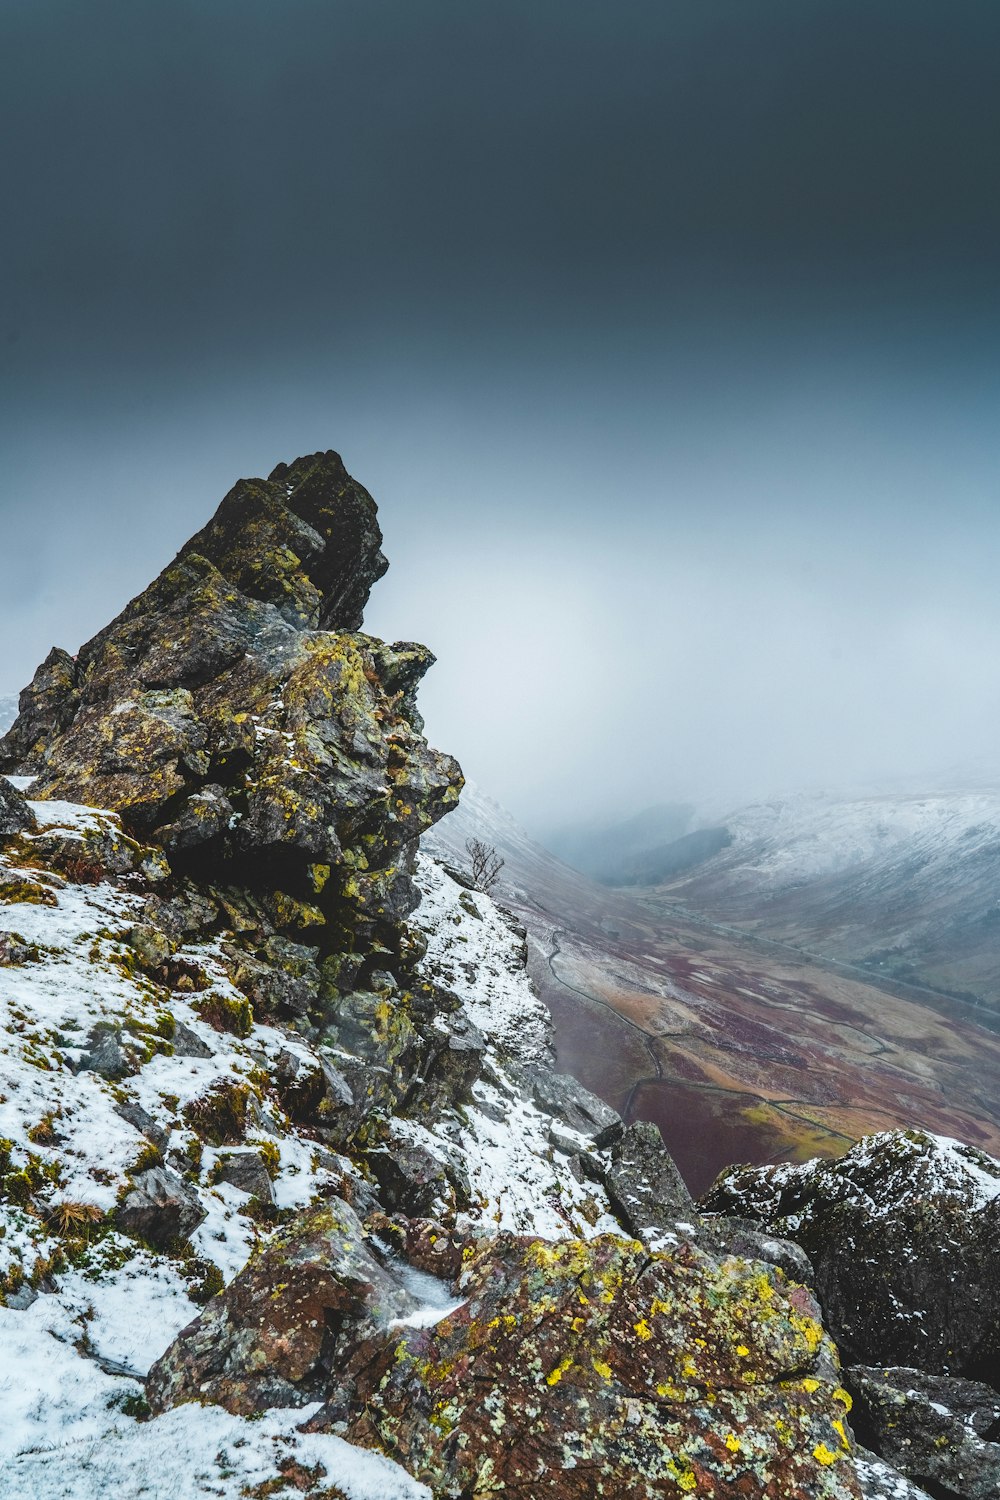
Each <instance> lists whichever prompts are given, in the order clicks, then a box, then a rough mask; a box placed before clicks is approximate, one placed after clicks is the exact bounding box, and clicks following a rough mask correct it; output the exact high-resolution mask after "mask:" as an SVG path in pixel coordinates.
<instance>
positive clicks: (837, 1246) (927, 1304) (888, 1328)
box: [703, 1131, 1000, 1386]
mask: <svg viewBox="0 0 1000 1500" xmlns="http://www.w3.org/2000/svg"><path fill="white" fill-rule="evenodd" d="M703 1207H704V1208H706V1209H707V1210H709V1211H714V1212H720V1213H725V1214H735V1215H738V1216H740V1217H741V1218H743V1219H747V1220H752V1221H754V1222H756V1223H757V1224H759V1225H761V1226H762V1227H764V1228H766V1229H767V1230H768V1231H769V1232H770V1233H773V1234H776V1235H779V1236H781V1237H783V1238H786V1239H792V1240H795V1241H796V1242H797V1243H798V1244H799V1245H800V1246H801V1247H802V1249H803V1250H804V1251H805V1252H806V1254H807V1255H808V1256H809V1258H810V1260H811V1261H812V1264H813V1267H814V1271H815V1287H816V1291H817V1295H818V1297H819V1300H820V1302H821V1304H822V1307H823V1311H824V1315H825V1317H826V1320H827V1326H828V1327H829V1329H830V1331H831V1333H832V1334H833V1337H834V1338H835V1339H836V1341H837V1345H838V1347H839V1349H840V1351H841V1354H842V1356H843V1357H844V1359H845V1360H846V1361H847V1362H849V1363H853V1364H866V1365H867V1364H871V1365H874V1364H877V1363H885V1364H887V1365H889V1364H892V1365H908V1366H915V1367H916V1368H918V1369H922V1370H925V1371H929V1372H932V1373H935V1374H951V1375H964V1376H969V1377H970V1378H974V1379H979V1380H986V1381H988V1383H989V1384H990V1385H993V1386H998V1385H1000V1164H998V1163H997V1162H994V1161H993V1160H992V1159H991V1158H990V1157H988V1156H985V1155H984V1154H983V1153H982V1152H980V1151H976V1150H975V1149H974V1148H973V1147H970V1146H961V1145H959V1144H958V1143H957V1142H949V1141H944V1140H942V1139H941V1138H939V1137H935V1136H929V1135H926V1134H924V1133H923V1132H921V1131H905V1132H904V1131H895V1132H892V1133H886V1134H883V1135H875V1136H869V1137H867V1138H866V1139H865V1140H863V1141H860V1142H859V1143H858V1145H856V1146H855V1147H853V1149H852V1150H850V1151H848V1152H847V1154H846V1155H844V1156H842V1157H839V1158H838V1159H837V1160H835V1161H812V1162H806V1163H805V1164H804V1165H803V1166H799V1167H789V1166H779V1167H734V1168H731V1169H730V1170H729V1171H727V1172H724V1173H723V1174H722V1176H721V1177H720V1178H719V1180H718V1182H717V1183H716V1185H715V1187H714V1188H713V1189H712V1191H711V1192H710V1193H709V1194H708V1195H707V1197H706V1198H705V1199H704V1200H703Z"/></svg>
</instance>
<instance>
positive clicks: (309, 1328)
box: [147, 1199, 416, 1416]
mask: <svg viewBox="0 0 1000 1500" xmlns="http://www.w3.org/2000/svg"><path fill="white" fill-rule="evenodd" d="M415 1305H416V1303H415V1301H414V1299H413V1297H412V1296H411V1295H410V1294H409V1293H408V1292H407V1291H406V1289H405V1288H404V1287H403V1286H402V1285H401V1284H400V1283H399V1281H398V1279H397V1278H396V1277H394V1276H393V1275H392V1274H391V1273H390V1272H389V1271H387V1270H386V1269H385V1267H384V1266H383V1265H381V1264H380V1262H379V1261H378V1260H377V1259H376V1257H375V1256H374V1255H373V1253H372V1251H371V1249H370V1248H369V1245H368V1243H367V1241H366V1238H365V1232H364V1230H363V1228H362V1226H361V1222H360V1220H359V1219H358V1217H357V1215H356V1214H355V1213H354V1211H353V1209H351V1208H349V1207H348V1206H347V1204H346V1203H344V1202H343V1201H342V1200H340V1199H331V1201H330V1202H329V1203H328V1204H326V1205H325V1206H324V1207H323V1208H321V1209H317V1210H314V1211H312V1212H311V1213H309V1214H306V1215H304V1216H303V1217H302V1218H301V1219H300V1220H299V1221H297V1223H296V1224H295V1225H294V1227H293V1228H292V1229H290V1230H289V1231H288V1232H287V1233H284V1234H281V1235H279V1236H278V1237H277V1238H276V1239H274V1240H272V1242H271V1243H270V1244H269V1245H268V1247H267V1249H266V1250H264V1251H263V1252H262V1253H261V1254H260V1255H258V1256H257V1257H255V1258H254V1259H253V1260H252V1261H251V1262H250V1264H249V1265H248V1266H247V1268H246V1270H245V1271H243V1272H242V1273H241V1274H240V1275H239V1276H238V1277H237V1278H236V1280H235V1281H234V1282H233V1283H232V1285H231V1286H229V1287H228V1288H227V1289H226V1291H225V1292H223V1293H222V1294H221V1295H220V1296H218V1297H216V1298H214V1299H213V1300H212V1302H210V1303H209V1305H208V1307H207V1308H206V1309H205V1311H204V1312H203V1313H202V1315H201V1317H200V1318H197V1319H196V1320H195V1321H194V1322H193V1323H190V1324H189V1325H188V1327H187V1328H185V1329H183V1330H182V1331H181V1333H180V1334H179V1335H178V1337H177V1338H176V1340H175V1341H174V1343H173V1344H171V1346H170V1348H169V1349H168V1350H167V1351H166V1353H165V1354H164V1355H163V1356H162V1358H161V1359H159V1360H158V1361H157V1362H156V1364H155V1365H154V1366H153V1368H152V1370H151V1371H150V1375H149V1382H148V1386H147V1395H148V1399H149V1403H150V1405H151V1406H152V1408H153V1410H154V1411H163V1410H165V1409H166V1408H167V1407H170V1406H177V1405H179V1404H180V1403H181V1402H183V1401H202V1402H205V1401H209V1402H214V1403H216V1404H217V1405H219V1406H224V1407H225V1408H226V1409H227V1411H231V1412H234V1413H236V1414H237V1415H242V1416H250V1415H252V1414H253V1413H254V1412H259V1411H263V1410H265V1409H266V1408H267V1407H271V1406H301V1405H303V1404H305V1403H307V1402H309V1401H312V1400H315V1399H316V1398H317V1397H321V1396H323V1395H324V1393H325V1391H326V1388H327V1384H328V1382H329V1378H330V1370H331V1369H332V1368H336V1367H337V1366H338V1365H339V1364H340V1363H341V1362H342V1360H343V1358H344V1357H345V1356H346V1353H347V1352H349V1351H351V1350H352V1349H353V1348H354V1347H355V1346H356V1345H357V1344H358V1342H360V1341H361V1340H363V1339H364V1338H366V1337H368V1336H370V1335H371V1334H372V1333H373V1332H374V1331H375V1330H377V1329H379V1328H383V1327H385V1326H386V1325H387V1324H388V1323H389V1322H390V1321H391V1320H392V1319H393V1318H397V1317H402V1316H405V1315H406V1314H407V1313H409V1312H411V1311H412V1310H413V1308H414V1307H415Z"/></svg>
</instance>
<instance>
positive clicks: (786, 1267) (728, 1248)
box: [696, 1215, 815, 1287]
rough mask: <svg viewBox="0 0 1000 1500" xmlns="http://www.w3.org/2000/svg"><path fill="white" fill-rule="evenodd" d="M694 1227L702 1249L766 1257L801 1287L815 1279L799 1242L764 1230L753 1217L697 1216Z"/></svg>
mask: <svg viewBox="0 0 1000 1500" xmlns="http://www.w3.org/2000/svg"><path fill="white" fill-rule="evenodd" d="M696 1228H697V1234H696V1238H697V1242H698V1244H699V1245H700V1246H701V1248H702V1249H703V1250H708V1251H709V1252H715V1253H719V1254H723V1255H743V1256H746V1257H747V1259H748V1260H765V1261H767V1263H768V1265H771V1266H780V1267H781V1269H782V1270H783V1271H784V1273H785V1275H786V1276H787V1277H788V1279H789V1281H798V1282H800V1283H801V1284H802V1285H803V1286H809V1287H811V1286H812V1285H813V1282H814V1281H815V1273H814V1271H813V1268H812V1262H811V1261H810V1259H809V1257H808V1255H806V1253H805V1251H804V1250H803V1249H802V1246H801V1245H797V1244H796V1243H795V1241H794V1240H785V1239H779V1238H778V1237H777V1236H776V1235H773V1234H767V1233H765V1232H764V1231H763V1230H762V1229H761V1228H760V1226H759V1225H757V1224H754V1223H753V1221H752V1220H749V1219H731V1218H722V1217H719V1218H710V1217H707V1216H704V1215H699V1216H698V1218H697V1220H696Z"/></svg>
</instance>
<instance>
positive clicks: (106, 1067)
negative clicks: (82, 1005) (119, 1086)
mask: <svg viewBox="0 0 1000 1500" xmlns="http://www.w3.org/2000/svg"><path fill="white" fill-rule="evenodd" d="M85 1048H86V1050H85V1051H84V1054H83V1056H82V1057H81V1059H80V1062H79V1064H78V1066H77V1072H79V1073H99V1074H100V1075H101V1077H102V1078H106V1079H108V1081H109V1082H111V1083H114V1082H116V1081H117V1080H118V1079H119V1078H124V1077H126V1075H127V1074H129V1073H134V1072H135V1067H134V1065H133V1062H132V1059H131V1058H130V1056H129V1054H128V1052H127V1051H126V1050H125V1048H124V1047H123V1046H122V1041H121V1028H120V1027H118V1026H115V1025H113V1024H112V1023H111V1022H110V1021H98V1022H96V1024H95V1025H94V1026H92V1027H91V1029H90V1031H89V1033H88V1035H87V1040H86V1043H85Z"/></svg>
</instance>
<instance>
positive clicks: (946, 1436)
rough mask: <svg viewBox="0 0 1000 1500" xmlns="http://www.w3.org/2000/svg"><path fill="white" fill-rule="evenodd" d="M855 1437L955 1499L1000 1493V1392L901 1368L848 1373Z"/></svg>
mask: <svg viewBox="0 0 1000 1500" xmlns="http://www.w3.org/2000/svg"><path fill="white" fill-rule="evenodd" d="M845 1385H846V1386H847V1387H848V1389H849V1390H850V1392H851V1395H852V1396H853V1397H854V1418H853V1421H854V1425H855V1426H856V1428H857V1431H858V1434H859V1436H860V1437H861V1438H862V1439H863V1440H864V1442H865V1443H867V1444H868V1445H869V1446H870V1447H872V1448H874V1449H875V1450H876V1451H877V1452H878V1453H879V1454H880V1455H881V1456H882V1457H883V1458H885V1459H887V1460H888V1461H889V1462H890V1463H891V1464H894V1465H895V1466H896V1468H898V1469H899V1471H900V1472H901V1473H902V1474H904V1475H906V1476H907V1478H909V1479H913V1480H916V1481H917V1483H919V1484H922V1485H927V1486H928V1487H929V1488H931V1489H932V1490H933V1492H934V1494H936V1495H948V1496H954V1497H955V1500H995V1497H996V1496H997V1495H1000V1395H998V1393H997V1392H996V1391H994V1390H992V1389H991V1388H990V1387H989V1386H985V1385H980V1384H979V1383H978V1382H977V1381H971V1380H958V1379H954V1378H949V1377H948V1376H942V1375H926V1374H924V1372H923V1371H921V1370H911V1369H906V1368H905V1367H903V1368H900V1367H889V1368H883V1367H882V1366H878V1367H876V1368H871V1367H867V1366H864V1365H855V1366H853V1367H852V1368H851V1369H850V1370H848V1371H847V1372H846V1374H845Z"/></svg>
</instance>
